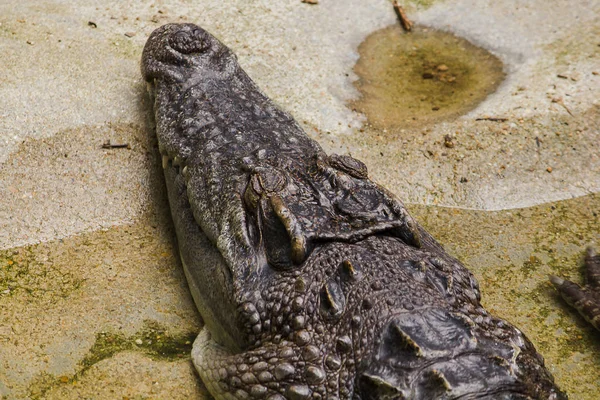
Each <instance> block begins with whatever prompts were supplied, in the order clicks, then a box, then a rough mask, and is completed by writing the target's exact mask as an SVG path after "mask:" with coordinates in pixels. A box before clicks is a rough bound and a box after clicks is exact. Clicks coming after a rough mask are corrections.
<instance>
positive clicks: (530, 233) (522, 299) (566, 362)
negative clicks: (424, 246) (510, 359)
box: [410, 194, 600, 400]
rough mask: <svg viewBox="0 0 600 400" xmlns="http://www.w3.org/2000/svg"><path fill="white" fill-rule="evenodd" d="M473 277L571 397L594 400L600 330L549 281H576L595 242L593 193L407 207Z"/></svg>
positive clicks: (597, 205)
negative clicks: (497, 205)
mask: <svg viewBox="0 0 600 400" xmlns="http://www.w3.org/2000/svg"><path fill="white" fill-rule="evenodd" d="M410 208H411V210H412V212H413V215H414V216H415V217H416V219H417V220H418V221H420V222H421V223H422V224H423V225H424V226H425V227H426V229H427V230H428V231H429V232H430V233H431V234H432V235H433V236H434V237H435V238H436V239H438V240H439V241H440V242H441V243H442V244H443V245H444V246H445V247H446V250H447V251H448V252H449V253H450V254H452V255H454V256H455V257H457V258H458V259H460V260H461V261H462V262H463V263H464V264H465V266H466V267H467V268H469V270H470V271H472V272H473V273H474V274H475V276H476V277H477V279H478V280H479V283H480V287H481V293H482V303H483V304H484V306H485V307H486V308H487V309H488V310H489V311H490V312H492V313H493V314H495V315H498V316H500V317H502V318H505V319H507V320H508V321H510V322H511V323H513V324H515V325H516V326H517V327H518V328H519V329H521V330H522V331H523V332H525V334H526V335H527V336H528V337H529V339H531V340H532V342H533V343H534V345H535V346H536V348H537V350H538V351H539V352H540V353H541V354H542V355H543V356H544V359H545V360H546V365H547V366H548V368H549V369H550V371H551V372H552V373H553V375H554V377H555V379H556V382H557V383H558V384H559V386H560V387H561V388H562V389H563V390H565V391H566V392H567V393H568V394H569V396H570V398H573V399H582V400H594V399H597V394H598V387H600V337H599V335H598V332H597V331H596V330H595V329H594V328H593V327H592V326H591V325H589V324H588V323H587V322H586V321H585V320H584V319H583V318H582V317H581V316H580V315H579V314H578V313H577V312H576V311H575V310H574V309H572V308H571V307H569V306H567V305H566V304H565V303H564V302H563V300H562V299H561V298H560V296H559V295H558V294H557V293H556V292H555V290H554V289H553V287H552V285H551V284H550V283H549V281H548V275H549V274H553V275H558V276H561V277H565V278H567V279H570V280H572V281H574V282H581V281H582V275H581V268H580V266H581V259H582V256H583V252H584V249H585V248H586V246H588V245H590V244H591V245H596V246H597V247H598V246H600V211H598V210H600V195H598V194H592V195H589V196H585V197H580V198H576V199H572V200H565V201H560V202H555V203H547V204H543V205H540V206H535V207H530V208H523V209H512V210H504V211H494V212H491V211H476V210H465V209H456V208H443V207H425V206H417V205H412V206H410Z"/></svg>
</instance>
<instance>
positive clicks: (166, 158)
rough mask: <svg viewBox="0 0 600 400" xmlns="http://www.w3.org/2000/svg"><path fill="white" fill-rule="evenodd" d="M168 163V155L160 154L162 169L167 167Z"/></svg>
mask: <svg viewBox="0 0 600 400" xmlns="http://www.w3.org/2000/svg"><path fill="white" fill-rule="evenodd" d="M168 164H169V157H168V156H165V155H163V156H162V167H163V169H165V168H167V165H168Z"/></svg>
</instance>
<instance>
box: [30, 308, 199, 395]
mask: <svg viewBox="0 0 600 400" xmlns="http://www.w3.org/2000/svg"><path fill="white" fill-rule="evenodd" d="M144 325H145V326H144V328H143V329H141V330H140V331H138V332H136V333H135V334H133V335H130V336H126V335H125V334H123V333H121V332H114V331H103V332H100V333H98V334H97V335H96V341H95V342H94V344H93V345H92V347H91V349H90V351H89V353H88V355H86V357H85V358H84V359H83V360H82V361H81V362H80V363H79V370H78V372H77V373H76V374H75V375H73V376H66V375H62V376H54V375H51V374H48V373H42V374H40V375H39V376H38V377H37V379H35V380H34V382H33V383H32V384H31V386H30V388H29V394H30V396H31V397H32V398H34V399H36V398H42V397H43V396H44V395H45V394H46V393H47V392H48V391H49V390H51V389H54V388H56V387H58V386H61V385H73V384H77V381H79V380H80V379H81V378H82V377H83V375H84V374H85V373H86V371H87V370H89V369H90V368H91V367H92V366H94V365H96V364H97V363H99V362H100V361H102V360H105V359H107V358H110V357H113V356H114V355H115V354H118V353H120V352H124V351H135V352H140V353H143V354H145V355H147V356H149V357H150V358H151V359H153V360H165V361H178V360H181V359H186V358H189V357H190V353H191V351H192V343H193V341H194V339H195V338H196V335H197V332H187V333H186V332H183V333H170V332H169V330H168V328H167V327H166V326H164V325H163V324H161V323H159V322H157V321H150V320H148V321H145V324H144Z"/></svg>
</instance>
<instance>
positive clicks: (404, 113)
mask: <svg viewBox="0 0 600 400" xmlns="http://www.w3.org/2000/svg"><path fill="white" fill-rule="evenodd" d="M359 53H360V59H359V60H358V62H357V64H356V66H355V67H354V71H355V72H356V74H357V75H358V76H359V79H358V81H356V82H355V84H356V87H357V88H358V90H359V91H360V92H361V95H362V96H361V98H360V99H359V100H358V101H354V102H352V104H351V105H352V107H353V108H355V109H356V110H357V111H360V112H362V113H364V114H365V115H366V116H367V119H368V120H369V122H370V123H371V124H374V125H375V126H377V127H380V128H390V127H396V126H404V125H407V124H411V125H413V124H424V123H429V122H435V121H441V120H444V119H449V118H452V117H456V116H458V115H461V114H464V113H466V112H467V111H470V110H472V109H473V108H474V107H475V106H476V105H477V104H479V103H480V102H481V101H482V100H483V99H485V98H486V97H487V96H488V95H489V94H490V93H492V92H494V91H495V90H496V88H497V87H498V85H499V84H500V82H502V80H503V79H504V72H503V69H502V68H503V67H502V63H501V62H500V60H498V58H496V57H495V56H494V55H492V54H491V53H489V52H488V51H487V50H484V49H481V48H479V47H476V46H474V45H473V44H471V43H469V42H468V41H466V40H465V39H462V38H459V37H456V36H454V35H452V34H450V33H446V32H441V31H436V30H433V29H428V28H423V27H415V28H414V29H413V32H410V33H405V32H404V31H402V29H401V28H400V27H399V26H391V27H388V28H385V29H382V30H379V31H377V32H375V33H373V34H371V35H370V36H369V37H367V39H366V40H365V41H364V42H363V43H362V44H361V45H360V47H359Z"/></svg>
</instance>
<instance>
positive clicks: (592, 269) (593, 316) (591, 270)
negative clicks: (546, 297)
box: [550, 247, 600, 330]
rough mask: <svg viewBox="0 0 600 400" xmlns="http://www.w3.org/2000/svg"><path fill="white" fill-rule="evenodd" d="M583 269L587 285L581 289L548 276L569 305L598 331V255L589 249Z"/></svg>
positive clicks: (599, 282)
mask: <svg viewBox="0 0 600 400" xmlns="http://www.w3.org/2000/svg"><path fill="white" fill-rule="evenodd" d="M584 267H585V270H586V280H587V285H586V286H585V287H583V288H582V287H581V286H579V285H578V284H576V283H574V282H571V281H569V280H565V279H562V278H559V277H557V276H550V281H551V282H552V284H553V285H554V287H555V288H556V289H557V290H558V292H559V293H560V295H561V296H562V298H563V299H565V301H566V302H567V303H569V305H571V306H572V307H575V309H577V311H579V313H580V314H581V315H583V317H584V318H585V319H586V320H587V321H588V322H589V323H590V324H592V325H593V326H594V327H595V328H596V329H598V330H600V255H598V254H596V252H595V251H594V250H593V249H592V248H591V247H590V248H588V249H587V252H586V255H585V261H584Z"/></svg>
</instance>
